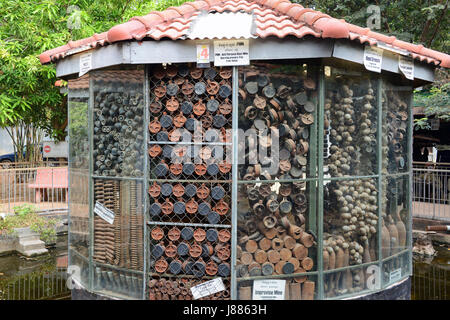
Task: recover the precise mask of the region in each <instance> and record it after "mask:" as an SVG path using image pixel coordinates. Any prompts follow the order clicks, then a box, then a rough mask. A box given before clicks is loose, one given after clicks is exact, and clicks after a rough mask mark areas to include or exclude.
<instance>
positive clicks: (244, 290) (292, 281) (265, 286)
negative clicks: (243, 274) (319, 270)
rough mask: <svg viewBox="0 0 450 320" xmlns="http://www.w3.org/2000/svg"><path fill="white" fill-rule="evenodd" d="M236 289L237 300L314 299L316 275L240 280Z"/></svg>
mask: <svg viewBox="0 0 450 320" xmlns="http://www.w3.org/2000/svg"><path fill="white" fill-rule="evenodd" d="M237 291H238V292H237V298H238V299H239V300H316V299H317V292H318V285H317V276H316V275H299V276H297V277H293V276H285V277H282V278H277V279H258V280H242V281H239V282H238V286H237Z"/></svg>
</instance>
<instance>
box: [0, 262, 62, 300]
mask: <svg viewBox="0 0 450 320" xmlns="http://www.w3.org/2000/svg"><path fill="white" fill-rule="evenodd" d="M66 272H67V271H66V268H57V269H56V270H54V271H51V272H33V273H27V274H23V275H18V276H17V277H15V278H14V279H12V280H10V281H9V282H8V283H6V284H3V285H0V300H58V299H68V298H70V290H69V289H68V287H67V285H66V280H67V273H66Z"/></svg>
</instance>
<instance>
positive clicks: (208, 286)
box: [191, 278, 225, 300]
mask: <svg viewBox="0 0 450 320" xmlns="http://www.w3.org/2000/svg"><path fill="white" fill-rule="evenodd" d="M223 290H225V286H224V284H223V281H222V278H215V279H212V280H209V281H206V282H203V283H200V284H198V285H196V286H193V287H191V292H192V296H193V297H194V299H195V300H197V299H200V298H203V297H206V296H209V295H211V294H215V293H217V292H219V291H223Z"/></svg>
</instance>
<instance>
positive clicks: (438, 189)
mask: <svg viewBox="0 0 450 320" xmlns="http://www.w3.org/2000/svg"><path fill="white" fill-rule="evenodd" d="M449 187H450V163H436V164H435V163H426V162H414V165H413V205H412V213H413V216H414V217H418V218H429V219H436V220H443V221H450V188H449Z"/></svg>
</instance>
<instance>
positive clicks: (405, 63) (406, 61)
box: [398, 56, 414, 80]
mask: <svg viewBox="0 0 450 320" xmlns="http://www.w3.org/2000/svg"><path fill="white" fill-rule="evenodd" d="M398 68H399V69H400V71H401V72H402V73H403V74H404V75H405V77H406V79H409V80H414V61H413V59H411V58H410V57H404V56H398Z"/></svg>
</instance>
